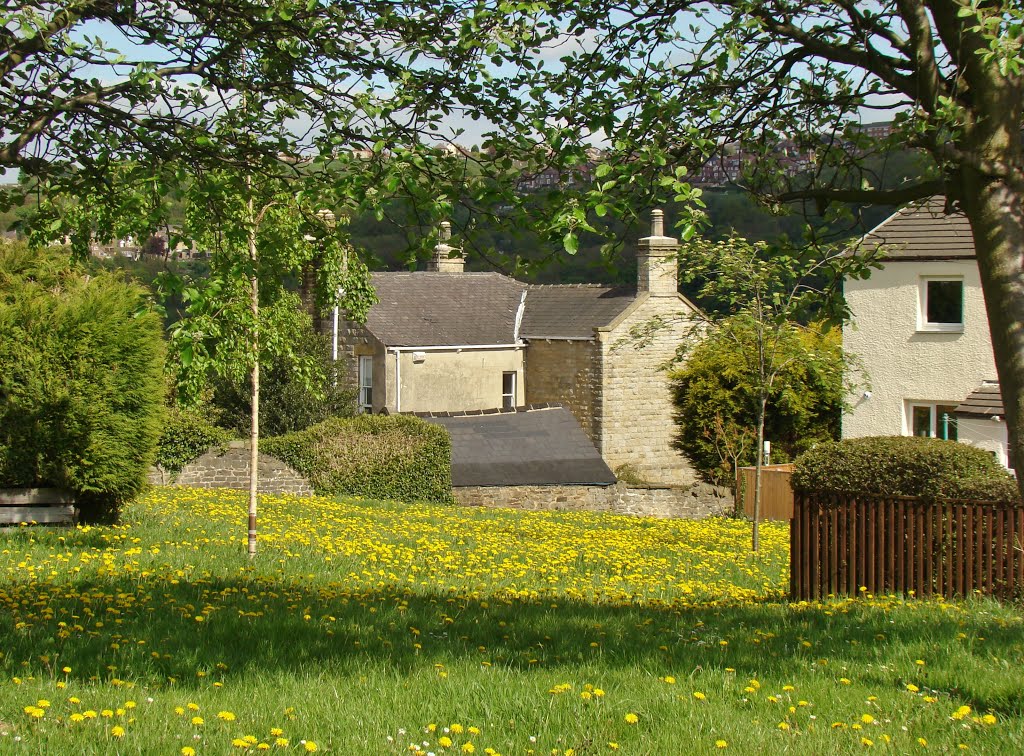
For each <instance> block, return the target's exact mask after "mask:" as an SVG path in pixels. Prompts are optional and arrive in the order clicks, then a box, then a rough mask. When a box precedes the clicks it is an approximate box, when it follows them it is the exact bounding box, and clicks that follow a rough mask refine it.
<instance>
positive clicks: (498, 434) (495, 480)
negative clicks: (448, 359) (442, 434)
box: [420, 406, 615, 486]
mask: <svg viewBox="0 0 1024 756" xmlns="http://www.w3.org/2000/svg"><path fill="white" fill-rule="evenodd" d="M420 417H423V419H425V420H426V421H427V422H431V423H437V424H438V425H443V426H444V427H445V428H447V429H448V432H449V433H450V434H451V437H452V485H453V486H553V485H588V484H589V485H611V484H613V483H615V475H614V473H612V471H611V470H610V469H609V468H608V465H606V464H605V462H604V460H603V459H601V455H600V454H598V452H597V449H595V448H594V445H593V444H592V443H591V441H590V439H589V438H588V437H587V436H586V434H585V433H584V432H583V430H582V429H581V428H580V426H579V424H578V423H577V422H576V418H575V417H573V415H572V413H571V412H569V410H568V409H566V408H564V407H561V406H551V407H548V408H546V409H527V408H520V409H518V410H517V411H515V412H510V411H504V412H499V413H496V414H487V415H476V414H469V413H465V414H461V413H438V414H430V413H422V414H420Z"/></svg>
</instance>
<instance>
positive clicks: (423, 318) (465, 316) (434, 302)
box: [366, 272, 526, 347]
mask: <svg viewBox="0 0 1024 756" xmlns="http://www.w3.org/2000/svg"><path fill="white" fill-rule="evenodd" d="M372 282H373V287H374V289H375V290H376V292H377V299H378V300H379V301H378V303H377V304H375V305H374V306H373V307H371V308H370V312H369V315H368V316H367V319H366V327H367V328H368V329H369V331H370V332H371V333H372V334H373V335H374V336H376V337H377V338H378V339H380V340H381V341H382V342H383V343H384V344H385V345H387V346H402V347H409V346H456V345H460V344H462V345H471V344H512V343H515V324H516V314H517V313H518V310H519V304H520V302H521V300H522V295H523V292H524V291H525V290H526V284H523V283H520V282H519V281H516V280H515V279H512V278H509V277H508V276H503V275H501V274H500V273H431V272H415V273H374V274H372Z"/></svg>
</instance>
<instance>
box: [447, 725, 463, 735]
mask: <svg viewBox="0 0 1024 756" xmlns="http://www.w3.org/2000/svg"><path fill="white" fill-rule="evenodd" d="M448 729H449V730H451V731H452V732H453V733H455V734H456V735H461V734H462V725H460V724H453V725H450V726H449V727H448Z"/></svg>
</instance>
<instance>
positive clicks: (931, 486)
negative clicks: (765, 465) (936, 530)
mask: <svg viewBox="0 0 1024 756" xmlns="http://www.w3.org/2000/svg"><path fill="white" fill-rule="evenodd" d="M792 485H793V490H794V491H799V492H805V493H823V494H870V495H875V496H919V497H921V498H925V499H973V500H983V501H999V502H1007V503H1017V504H1019V503H1020V495H1019V493H1018V491H1017V483H1016V481H1015V480H1014V478H1013V476H1011V475H1010V474H1009V473H1008V472H1007V471H1006V470H1004V469H1003V468H1002V466H1001V465H1000V464H999V463H998V462H997V461H996V460H995V458H994V457H993V456H992V455H991V454H990V453H989V452H987V451H985V450H984V449H978V448H977V447H974V446H969V445H967V444H962V443H959V442H957V441H943V440H941V439H935V438H921V437H916V436H871V437H867V438H850V439H846V440H843V441H838V442H830V443H823V444H819V445H818V446H816V447H815V448H814V449H811V450H810V451H808V452H805V453H804V454H802V455H801V456H800V457H798V458H797V460H796V468H795V469H794V471H793V478H792Z"/></svg>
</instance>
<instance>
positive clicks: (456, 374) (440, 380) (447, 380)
mask: <svg viewBox="0 0 1024 756" xmlns="http://www.w3.org/2000/svg"><path fill="white" fill-rule="evenodd" d="M395 359H396V357H395V354H394V353H393V352H390V351H389V352H388V353H387V358H386V360H384V359H382V360H381V362H382V367H383V369H384V373H383V375H381V376H380V378H378V377H377V375H376V374H375V376H374V384H375V386H376V385H383V386H385V389H384V394H385V396H384V397H382V404H383V405H385V406H387V408H388V410H389V411H390V412H394V411H395V404H396V401H397V400H398V392H396V390H395V385H396V384H395V377H396V374H395ZM398 359H399V360H400V361H401V365H400V368H399V371H398V373H399V376H400V379H401V392H400V394H401V404H402V406H401V408H400V411H402V412H459V411H463V410H476V409H495V408H500V407H501V403H502V392H501V389H502V374H503V373H505V372H515V373H516V406H520V405H522V404H524V403H525V402H524V387H523V350H522V348H520V349H514V348H503V349H466V350H463V351H461V352H459V351H455V350H453V351H440V350H438V351H426V350H424V351H423V352H422V359H420V358H418V357H414V353H413V352H412V351H408V352H406V351H403V352H400V353H399V355H398ZM376 368H377V366H376V364H375V365H374V370H376ZM378 381H380V383H378ZM374 399H376V397H374ZM374 404H375V407H374V411H375V412H377V411H379V410H378V409H377V407H376V401H375V402H374Z"/></svg>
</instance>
